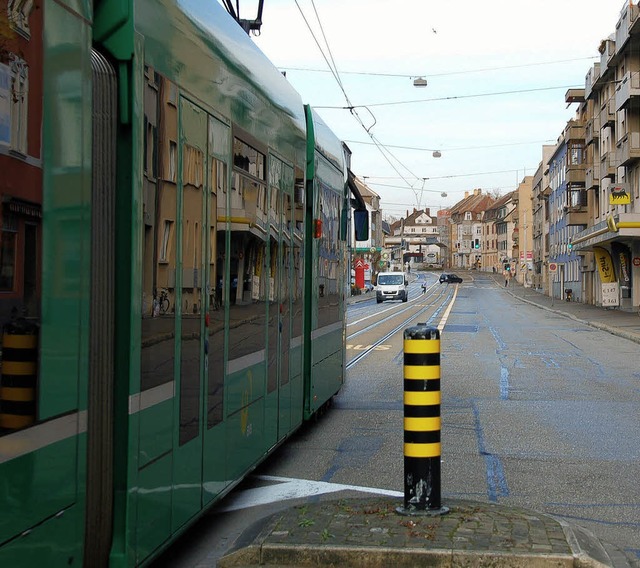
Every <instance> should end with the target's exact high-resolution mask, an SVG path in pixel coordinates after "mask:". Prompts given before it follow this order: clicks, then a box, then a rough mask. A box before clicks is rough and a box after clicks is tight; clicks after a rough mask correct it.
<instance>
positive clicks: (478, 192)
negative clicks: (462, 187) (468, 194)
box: [473, 188, 482, 195]
mask: <svg viewBox="0 0 640 568" xmlns="http://www.w3.org/2000/svg"><path fill="white" fill-rule="evenodd" d="M481 194H482V189H480V188H478V189H474V190H473V195H481Z"/></svg>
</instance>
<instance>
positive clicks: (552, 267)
mask: <svg viewBox="0 0 640 568" xmlns="http://www.w3.org/2000/svg"><path fill="white" fill-rule="evenodd" d="M557 270H558V265H557V264H556V263H555V262H550V263H549V272H556V271H557Z"/></svg>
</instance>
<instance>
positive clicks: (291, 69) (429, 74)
mask: <svg viewBox="0 0 640 568" xmlns="http://www.w3.org/2000/svg"><path fill="white" fill-rule="evenodd" d="M587 59H599V57H595V56H591V57H576V58H574V59H557V60H555V61H541V62H536V63H523V64H520V65H504V66H501V67H485V68H482V69H468V70H465V71H449V72H447V73H414V74H413V75H407V74H401V73H375V72H367V71H342V73H343V74H345V75H365V76H368V77H405V78H408V79H412V78H413V77H418V76H419V77H425V76H427V77H447V76H449V75H468V74H469V73H485V72H487V71H501V70H504V69H519V68H523V67H534V66H537V65H554V64H558V63H569V62H572V61H585V60H587ZM280 69H283V70H285V71H308V72H311V73H329V72H330V71H328V70H327V69H310V68H307V67H284V66H283V67H280Z"/></svg>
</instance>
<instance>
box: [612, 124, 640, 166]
mask: <svg viewBox="0 0 640 568" xmlns="http://www.w3.org/2000/svg"><path fill="white" fill-rule="evenodd" d="M617 148H618V150H617V156H618V160H619V162H620V165H621V166H629V165H631V164H633V163H634V162H637V161H638V160H640V132H630V133H628V134H627V135H626V136H625V137H624V138H623V139H622V140H620V141H619V142H618V144H617Z"/></svg>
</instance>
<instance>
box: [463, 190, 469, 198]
mask: <svg viewBox="0 0 640 568" xmlns="http://www.w3.org/2000/svg"><path fill="white" fill-rule="evenodd" d="M467 197H469V192H468V191H465V192H464V198H465V199H466V198H467Z"/></svg>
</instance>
